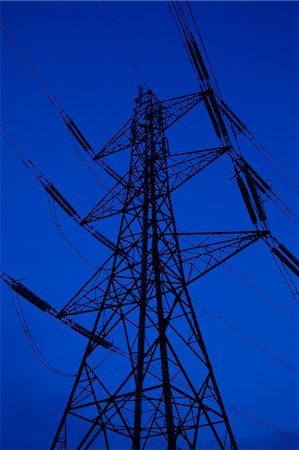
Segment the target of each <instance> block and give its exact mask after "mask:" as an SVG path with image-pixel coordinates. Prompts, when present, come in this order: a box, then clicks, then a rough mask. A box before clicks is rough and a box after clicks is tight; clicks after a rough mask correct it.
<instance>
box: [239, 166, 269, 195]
mask: <svg viewBox="0 0 299 450" xmlns="http://www.w3.org/2000/svg"><path fill="white" fill-rule="evenodd" d="M242 162H243V163H244V165H245V166H246V167H247V169H248V170H249V172H250V173H251V175H253V177H254V179H255V181H256V182H257V183H258V187H259V189H260V190H261V191H262V192H263V193H266V191H270V190H271V186H270V185H269V184H268V183H266V181H265V180H264V179H263V178H262V177H261V176H260V175H259V174H258V173H257V172H256V170H254V168H253V167H252V166H251V165H250V164H248V162H247V161H245V159H244V158H242Z"/></svg>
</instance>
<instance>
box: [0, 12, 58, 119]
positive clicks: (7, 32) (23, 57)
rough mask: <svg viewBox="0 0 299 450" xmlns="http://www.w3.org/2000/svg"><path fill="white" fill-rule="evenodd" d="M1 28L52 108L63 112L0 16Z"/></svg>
mask: <svg viewBox="0 0 299 450" xmlns="http://www.w3.org/2000/svg"><path fill="white" fill-rule="evenodd" d="M0 20H1V28H2V32H3V34H4V36H5V37H6V39H7V40H8V41H9V42H10V44H11V45H12V47H13V48H14V49H15V51H16V53H17V54H18V56H19V57H20V58H21V60H22V61H23V63H24V64H25V66H26V67H27V69H28V70H29V72H30V73H31V75H32V76H33V78H34V79H35V80H36V82H37V83H38V85H39V86H40V88H41V89H42V91H43V92H44V94H45V95H46V96H47V98H48V99H49V100H50V102H51V103H52V104H53V106H54V108H55V109H56V110H57V111H58V113H59V114H63V113H64V112H65V111H64V108H63V106H62V105H61V103H60V102H59V100H57V98H56V96H55V95H54V93H53V91H52V90H51V89H50V87H49V85H48V84H47V82H46V81H45V79H44V78H43V77H42V75H41V74H40V72H39V71H38V69H37V68H36V66H35V65H34V64H33V62H32V60H31V59H30V58H29V56H28V54H27V53H26V52H25V51H24V49H23V48H22V47H21V45H20V43H19V42H18V41H17V39H16V38H15V36H14V35H13V33H12V32H11V31H10V29H9V28H8V26H7V25H6V23H5V22H4V20H3V19H2V18H1V19H0Z"/></svg>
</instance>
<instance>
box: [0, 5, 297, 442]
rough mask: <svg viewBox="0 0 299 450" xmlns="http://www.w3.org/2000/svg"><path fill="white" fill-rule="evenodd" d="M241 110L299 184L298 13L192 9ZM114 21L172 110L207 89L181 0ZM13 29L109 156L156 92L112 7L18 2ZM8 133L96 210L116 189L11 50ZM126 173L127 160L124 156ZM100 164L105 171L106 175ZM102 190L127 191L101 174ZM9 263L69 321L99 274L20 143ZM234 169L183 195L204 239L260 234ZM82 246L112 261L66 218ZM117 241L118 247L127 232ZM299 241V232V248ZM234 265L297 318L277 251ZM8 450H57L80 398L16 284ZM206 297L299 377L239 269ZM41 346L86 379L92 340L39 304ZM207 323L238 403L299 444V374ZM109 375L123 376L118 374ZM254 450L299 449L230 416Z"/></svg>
mask: <svg viewBox="0 0 299 450" xmlns="http://www.w3.org/2000/svg"><path fill="white" fill-rule="evenodd" d="M192 6H193V9H194V13H195V15H196V19H197V21H198V24H199V27H200V30H201V32H202V36H203V38H204V41H205V44H206V47H207V50H208V52H209V56H210V58H211V60H212V63H213V67H214V69H215V73H216V75H217V78H218V82H219V84H220V87H221V89H222V93H223V96H224V98H225V100H226V102H227V103H228V104H229V105H230V106H231V108H232V109H233V110H235V112H236V113H237V114H238V115H239V116H240V117H241V118H242V119H243V121H245V122H246V123H247V124H248V127H249V128H250V129H251V130H252V131H253V132H254V134H255V135H256V137H257V138H258V139H259V140H260V141H261V142H262V143H263V144H264V145H265V147H266V148H267V149H269V151H270V152H271V155H272V156H273V157H274V158H275V159H277V160H278V161H279V162H280V163H281V165H282V166H283V167H284V168H285V169H286V171H287V172H288V173H289V174H290V175H291V176H292V177H293V178H296V179H298V161H297V151H298V134H297V133H298V110H297V103H298V64H297V63H298V45H297V44H298V3H295V2H192ZM109 8H110V10H111V13H112V15H113V17H114V19H115V20H116V22H117V24H118V26H119V28H120V30H121V32H122V34H123V36H124V37H125V39H126V42H127V45H128V46H129V48H130V50H131V52H132V54H133V55H134V58H135V60H136V62H137V65H138V67H139V68H140V70H141V71H142V73H143V76H144V78H145V79H146V81H147V83H148V85H149V86H150V87H151V89H152V90H153V91H154V92H155V93H156V94H157V95H158V97H159V98H161V99H166V98H169V97H176V96H178V95H183V94H187V93H191V92H195V91H196V90H197V84H196V79H195V78H194V74H193V72H192V68H191V66H190V64H189V61H188V59H187V56H186V54H185V50H184V48H183V46H182V43H181V41H180V39H179V36H178V33H177V30H176V28H175V26H174V23H173V20H172V17H171V15H170V12H169V8H168V6H167V3H166V2H131V3H129V2H109ZM2 17H3V18H4V20H5V21H6V23H7V25H8V26H9V28H10V29H11V31H12V32H13V33H14V35H15V37H16V38H17V39H18V40H19V41H20V43H21V44H22V46H23V47H24V48H25V49H26V51H27V52H28V54H29V55H30V58H31V59H32V61H33V62H34V63H35V64H36V66H37V67H38V69H39V70H40V72H41V73H42V74H43V76H44V78H45V79H46V80H47V82H48V84H49V85H50V86H51V88H52V89H53V91H54V92H55V95H56V96H57V98H58V99H59V100H60V102H61V103H62V104H63V105H64V107H65V109H66V110H67V111H68V112H69V113H70V115H72V116H73V118H74V120H75V121H76V123H78V125H79V126H80V128H81V129H82V130H83V131H84V133H85V134H86V136H87V137H88V139H89V140H90V141H91V143H92V145H93V146H94V148H95V149H100V148H101V147H102V146H103V145H104V144H105V143H106V142H107V141H108V139H109V138H110V137H111V136H112V135H113V134H114V133H115V132H116V131H117V130H118V128H120V127H121V125H122V124H123V123H124V122H125V121H126V120H127V118H128V117H129V115H131V113H132V110H133V108H134V102H133V100H134V98H136V95H137V86H138V85H140V83H141V82H140V79H139V77H138V74H137V72H136V71H135V69H134V67H133V65H132V62H131V61H130V59H129V57H128V54H127V52H126V50H125V48H124V45H123V43H122V42H121V40H120V37H119V36H118V34H117V32H116V30H115V28H114V26H113V24H112V22H111V19H110V17H109V16H108V14H107V11H106V9H105V7H104V5H103V4H102V3H100V2H2ZM1 40H2V42H1V44H2V75H1V80H2V82H1V87H2V108H1V109H2V119H1V122H2V125H4V126H5V127H6V128H7V130H8V132H9V133H11V135H12V136H13V137H14V138H15V140H16V141H17V142H18V144H19V145H20V146H21V147H22V148H23V149H24V150H25V152H27V153H28V155H29V156H30V157H31V158H32V160H33V161H34V162H35V163H36V164H37V166H38V167H39V168H40V170H41V171H42V172H43V173H44V174H45V175H46V176H47V177H48V178H49V179H51V180H53V181H55V182H56V186H57V188H58V189H60V190H61V192H62V193H63V194H64V195H65V196H66V197H67V198H68V199H69V200H70V202H71V203H72V204H74V206H75V207H76V208H77V209H78V210H79V211H81V212H82V214H84V213H87V212H88V211H89V210H90V209H91V208H92V207H93V206H94V205H95V203H96V202H97V201H98V199H99V198H101V196H102V195H103V193H104V191H103V190H102V189H101V188H100V187H99V186H98V185H97V184H96V183H95V181H94V180H93V179H92V178H91V177H90V174H89V173H88V172H87V171H86V169H85V168H84V167H83V166H82V164H81V162H80V161H79V159H78V158H77V156H76V155H75V152H74V150H73V148H72V145H71V142H70V139H69V136H68V133H67V130H66V127H65V126H64V124H63V122H62V121H61V119H60V118H59V116H58V115H57V113H56V112H55V111H54V109H53V108H52V107H51V105H50V103H49V102H48V100H47V98H46V97H45V96H44V95H43V93H42V92H41V90H40V89H39V87H38V85H37V84H36V82H35V81H34V80H33V78H32V77H31V75H30V74H29V73H28V71H27V70H26V68H25V67H24V65H23V64H22V62H21V61H20V59H19V58H18V57H17V55H16V53H15V52H14V50H13V49H12V47H11V46H10V44H9V43H8V42H7V41H6V39H5V38H2V37H1ZM201 108H202V107H200V106H199V107H198V108H197V109H196V111H193V112H192V114H190V116H189V117H186V118H184V119H183V123H184V124H185V125H186V126H187V127H188V128H189V129H190V130H191V131H192V133H193V134H194V135H195V136H196V137H197V138H198V139H199V140H200V141H201V142H203V144H204V145H205V146H207V147H210V146H211V145H213V144H215V142H216V141H215V138H214V137H213V136H212V133H211V132H210V131H209V129H208V127H207V126H206V123H207V120H206V118H205V117H204V115H203V112H202V110H201ZM169 142H170V147H171V149H172V151H173V152H179V151H187V150H195V149H199V148H203V145H201V144H200V143H199V142H198V140H196V139H195V138H193V137H192V136H191V135H190V133H188V132H186V130H185V129H184V128H183V127H182V126H180V125H177V126H176V127H175V129H174V130H172V131H171V132H170V133H169ZM244 154H245V156H246V158H247V159H248V160H249V162H250V163H251V164H252V165H254V167H255V168H256V169H257V170H258V171H259V172H260V173H261V174H262V175H263V176H264V178H265V179H266V180H271V182H272V183H273V188H274V190H275V191H276V192H277V193H278V195H279V196H280V197H281V198H282V199H283V200H284V201H285V202H286V203H287V205H288V206H289V207H290V208H291V209H292V210H294V211H295V210H296V209H298V208H297V206H298V202H297V199H296V196H295V194H294V191H292V190H291V189H290V187H289V186H288V185H287V184H286V183H285V181H284V180H283V179H282V178H281V177H280V176H279V175H278V174H277V172H275V171H274V170H273V168H272V167H271V165H269V164H268V163H267V162H266V161H265V159H264V158H263V157H262V156H261V155H260V154H259V153H258V152H257V151H256V150H255V149H254V148H253V147H251V146H248V145H246V144H245V143H244ZM111 162H113V164H114V166H115V167H116V168H117V169H118V170H120V171H121V170H123V166H124V164H125V163H126V162H127V158H126V155H120V156H119V157H117V158H114V159H113V161H111ZM91 164H92V163H91ZM94 169H95V170H96V171H97V172H98V175H99V176H100V177H101V179H102V180H103V181H104V182H105V183H106V184H107V185H109V184H111V181H110V180H109V179H108V177H107V176H106V175H105V174H103V173H102V172H101V171H100V170H99V169H98V168H97V167H94ZM1 175H2V192H1V227H2V239H1V241H2V242H1V244H2V245H1V248H2V249H1V257H2V262H1V266H2V268H3V270H5V271H7V273H8V274H10V275H11V276H13V277H14V278H17V279H24V281H23V282H24V284H25V285H27V286H28V287H29V288H31V289H32V290H33V291H34V292H36V293H37V294H39V295H40V296H41V297H42V298H44V299H45V300H46V301H47V302H49V303H50V304H52V305H53V306H55V307H56V308H57V309H60V308H61V307H62V306H63V305H64V304H65V303H66V302H67V301H68V300H69V299H70V298H71V296H72V295H73V294H74V293H75V292H76V291H77V290H78V289H79V288H80V286H81V285H82V284H83V283H84V282H85V281H86V280H87V278H88V277H89V276H91V274H92V273H93V269H92V268H90V267H88V266H86V265H85V264H84V262H83V261H82V259H80V258H79V257H78V256H77V255H76V254H75V253H74V252H73V250H72V249H71V248H70V247H69V246H68V245H67V244H66V243H65V241H64V240H63V239H62V238H61V235H60V234H59V233H58V231H57V230H56V228H55V225H54V223H53V221H52V219H51V215H50V211H49V207H48V203H47V198H46V195H45V193H44V191H43V189H42V188H41V186H40V185H39V184H38V182H37V181H36V180H35V179H34V178H33V177H32V176H31V175H30V173H29V172H28V171H26V170H25V169H24V167H23V166H22V164H21V163H20V161H19V160H18V159H17V158H16V156H15V155H14V154H13V153H12V152H11V151H10V149H9V148H8V146H7V145H5V144H3V145H1ZM232 175H233V171H232V166H231V164H230V161H229V160H228V159H225V158H224V159H223V160H221V161H218V162H216V163H214V164H213V166H212V167H209V168H208V169H206V170H205V171H204V172H202V173H200V174H199V175H198V177H197V178H196V180H193V181H192V182H190V183H189V185H188V186H186V187H184V188H182V189H181V191H180V192H178V193H176V194H175V195H174V208H175V214H176V217H177V221H178V223H180V224H182V225H183V226H184V227H185V228H187V229H188V230H190V231H208V230H236V229H237V230H239V229H240V230H242V229H244V230H246V229H251V228H252V226H251V223H250V220H249V219H248V217H247V212H246V209H245V207H244V205H243V204H242V201H241V197H240V194H239V192H238V190H237V186H236V184H235V182H234V181H233V180H230V178H231V176H232ZM267 207H268V208H267V211H268V212H269V221H270V225H271V230H272V232H273V234H274V235H275V236H276V237H277V238H278V239H279V240H280V241H282V242H283V243H284V244H286V245H287V246H288V247H289V248H291V249H292V250H293V251H295V250H296V228H294V227H293V225H292V224H291V223H289V222H288V221H287V219H286V217H285V216H284V215H283V214H282V213H281V212H280V211H279V210H277V209H276V208H275V207H272V206H271V204H267ZM58 218H59V222H60V224H61V226H62V228H63V230H64V231H65V233H66V235H67V236H68V238H69V239H70V240H71V241H72V242H73V243H75V245H76V247H78V248H79V249H80V251H82V252H83V253H84V254H85V255H86V256H87V257H88V258H89V259H90V260H91V261H92V262H93V263H94V264H95V265H99V264H100V263H101V262H102V261H103V260H104V258H105V257H106V256H107V255H108V253H109V251H108V250H106V249H105V248H104V247H103V246H102V245H101V244H99V243H97V242H96V241H94V239H93V238H92V237H90V236H89V235H88V234H86V233H85V232H84V231H83V230H81V229H79V227H78V226H77V225H76V224H74V223H72V221H71V220H70V219H69V218H68V217H65V216H64V213H63V212H62V211H58ZM101 227H102V228H101V229H102V230H104V231H105V232H106V233H107V235H108V236H109V237H110V238H111V239H113V238H114V237H115V231H114V230H113V228H115V227H111V226H108V225H105V224H103V225H102V224H101ZM297 237H298V235H297ZM230 264H231V265H232V266H233V267H234V268H235V269H237V270H239V271H240V272H241V273H242V274H244V275H245V276H246V277H248V279H249V280H251V281H252V282H254V283H255V284H256V285H257V286H258V287H259V288H261V289H263V290H264V291H265V292H266V293H267V294H268V295H269V296H270V297H271V299H273V300H274V301H276V302H278V303H279V304H281V305H282V306H283V307H284V308H286V309H287V310H288V311H289V312H290V313H291V314H293V315H297V308H298V305H296V303H295V300H294V298H293V297H292V295H291V294H290V292H289V290H288V288H287V286H286V284H285V283H284V280H283V279H282V277H281V276H280V273H279V271H278V270H277V267H276V265H275V263H274V261H273V258H272V256H271V253H270V250H269V248H268V247H267V246H266V245H265V243H263V242H259V243H257V244H256V245H254V246H252V247H250V248H249V249H247V250H245V251H244V252H243V253H241V254H240V255H238V256H237V257H236V258H234V259H233V260H231V262H230ZM1 289H2V299H1V333H2V336H1V337H2V339H1V342H2V364H1V378H2V395H1V413H2V414H1V417H2V446H1V448H3V449H46V448H49V445H50V443H51V441H52V438H53V435H54V432H55V430H56V427H57V425H58V422H59V420H60V417H61V414H62V412H63V409H64V406H65V403H66V401H67V398H68V395H69V392H70V389H71V386H72V379H71V378H63V377H59V376H57V375H55V374H53V373H51V372H49V371H48V370H47V369H46V368H44V367H43V366H42V365H41V364H40V362H39V361H38V360H37V359H36V357H35V355H34V354H33V353H32V351H31V349H30V346H29V344H28V341H27V340H26V336H25V334H24V331H23V330H22V328H21V326H20V324H19V321H18V318H17V316H16V313H15V311H14V308H13V304H12V301H11V298H10V295H9V291H8V289H7V286H6V285H5V286H4V285H3V284H2V286H1ZM191 295H192V298H193V299H194V300H195V301H197V302H200V303H201V304H202V305H204V306H206V307H207V308H209V309H210V310H211V311H213V312H214V313H216V314H217V315H219V316H221V317H222V318H223V319H224V320H226V321H228V322H229V323H231V324H232V325H234V326H235V327H237V328H239V329H240V330H242V331H243V332H244V333H246V334H247V335H249V336H250V337H252V338H253V339H255V340H256V341H257V342H259V343H260V344H262V345H263V346H265V347H266V348H268V349H269V350H271V351H272V352H273V353H275V354H277V355H279V356H280V357H281V358H283V359H284V360H286V361H288V362H289V363H290V366H293V367H296V368H297V369H298V368H299V362H298V327H297V326H296V325H295V324H294V323H293V322H292V321H290V320H289V319H288V318H287V317H286V316H284V315H283V314H281V312H279V311H278V309H277V308H275V307H273V305H271V304H269V302H266V301H265V299H263V298H262V297H261V296H259V295H258V294H257V293H256V292H254V291H253V290H252V289H250V288H249V287H248V286H247V285H245V284H244V283H243V282H241V280H240V279H238V278H236V277H235V276H234V275H233V274H232V273H231V272H230V271H229V270H227V268H226V267H223V266H222V267H219V268H217V269H215V270H214V271H213V272H211V273H209V274H207V275H206V276H205V277H204V278H202V279H201V280H200V281H199V282H198V283H196V285H194V286H193V287H192V289H191ZM23 303H24V305H23V308H24V313H25V316H26V318H27V320H28V324H29V327H30V330H31V333H32V335H33V336H34V338H35V340H36V342H37V344H38V346H39V347H40V349H41V351H42V353H43V354H44V355H45V356H46V358H47V359H48V360H49V361H50V362H51V363H52V364H53V365H54V366H55V367H57V368H59V369H60V370H64V371H67V372H70V373H74V372H76V369H77V368H78V364H79V362H80V358H81V356H82V352H83V349H84V346H85V344H86V343H85V342H84V339H83V338H81V337H80V336H78V335H75V334H74V333H73V332H72V331H71V330H69V329H68V328H67V327H65V326H63V325H62V324H61V323H59V322H57V321H55V319H53V318H51V317H49V316H47V315H46V314H45V313H42V312H41V311H39V310H36V309H35V308H34V307H33V306H31V305H30V304H28V303H27V304H25V303H26V302H25V301H24V302H23ZM197 312H198V319H199V323H200V326H201V328H202V332H203V335H204V337H205V339H206V345H207V348H208V351H209V353H210V358H211V360H212V363H213V366H214V370H215V374H216V377H217V380H218V384H219V387H220V390H221V393H222V396H223V399H224V401H225V402H227V403H229V404H230V405H233V406H234V407H236V408H239V409H240V410H243V411H246V412H247V413H248V414H250V415H252V416H255V417H256V418H258V419H260V420H262V421H264V422H266V423H268V424H270V425H272V426H273V427H276V428H279V429H280V430H281V431H283V432H285V433H289V434H291V435H293V436H297V438H298V439H299V434H298V422H299V420H298V418H299V415H298V400H299V399H298V377H297V376H296V375H295V374H294V373H293V372H292V371H291V370H289V369H288V368H286V367H283V366H282V365H280V364H279V363H277V362H275V361H274V360H273V359H271V358H270V357H268V356H266V355H265V354H264V353H262V352H260V351H258V350H257V349H255V348H253V347H252V346H250V345H249V344H248V343H246V342H245V341H243V340H241V339H240V338H238V337H237V336H236V335H235V334H232V333H231V332H230V331H229V330H228V329H226V328H225V327H223V326H221V325H220V324H219V323H217V322H215V321H213V320H212V319H211V318H210V317H208V316H206V315H204V314H203V313H202V312H200V311H197ZM105 367H106V368H107V369H105V370H117V367H116V368H115V367H113V368H109V364H108V365H106V366H105ZM228 414H229V417H230V421H231V425H232V428H233V430H234V432H235V436H236V439H237V442H238V443H239V447H240V448H244V449H295V448H298V444H296V443H295V442H293V441H291V440H289V439H286V438H284V437H282V436H280V435H278V434H275V433H274V432H272V431H270V430H267V429H265V428H263V427H261V426H260V425H258V424H256V423H253V422H251V421H249V420H247V419H245V418H242V417H240V416H238V415H236V414H234V413H232V412H229V411H228Z"/></svg>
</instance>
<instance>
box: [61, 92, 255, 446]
mask: <svg viewBox="0 0 299 450" xmlns="http://www.w3.org/2000/svg"><path fill="white" fill-rule="evenodd" d="M202 98H203V96H202V95H200V94H196V95H191V96H185V97H180V98H177V99H174V100H171V101H166V102H160V101H159V100H158V98H157V97H156V96H155V95H154V94H153V92H151V91H148V92H146V93H145V94H143V93H142V92H140V93H139V97H138V99H137V100H136V108H135V111H134V115H133V117H132V119H131V120H130V121H129V122H128V123H127V124H126V125H125V127H123V128H122V129H121V130H120V132H119V133H117V134H116V135H115V137H114V138H113V139H112V140H111V141H110V142H109V144H108V145H107V146H105V147H104V149H103V150H102V151H101V152H99V153H98V154H97V155H96V156H95V157H94V159H95V160H98V159H100V158H102V157H104V156H108V155H110V154H112V153H115V152H117V151H121V150H124V149H127V148H131V157H130V169H129V172H128V174H127V177H126V179H121V180H120V181H118V182H117V183H116V185H115V186H114V187H113V188H112V189H111V191H110V192H108V194H107V195H106V196H105V197H104V198H103V200H102V201H101V202H100V203H99V204H98V205H97V206H96V207H95V208H94V209H93V210H92V211H91V213H90V214H88V215H87V217H86V218H85V219H84V221H83V222H84V223H91V222H95V221H98V220H100V219H103V218H104V217H105V218H107V217H109V216H111V215H114V214H120V215H121V221H120V228H119V233H118V238H117V244H116V248H115V250H114V252H113V255H112V256H111V258H109V260H108V262H107V263H106V264H104V265H103V266H102V267H101V269H100V270H99V271H97V272H96V274H95V275H94V277H92V279H91V280H90V281H89V282H88V283H87V284H86V285H85V286H84V288H83V289H82V290H80V291H79V293H78V294H77V295H76V296H75V297H74V298H73V299H72V300H71V301H70V302H69V303H68V304H67V305H66V306H65V308H64V309H63V310H62V311H61V312H60V317H64V316H68V317H70V316H71V315H77V314H83V313H85V314H88V313H89V314H91V313H95V314H96V319H95V324H94V328H93V332H92V336H91V337H90V339H89V343H88V345H87V348H86V351H85V353H84V356H83V359H82V362H81V365H80V369H79V371H78V374H77V377H76V380H75V383H74V386H73V389H72V392H71V395H70V398H69V401H68V403H67V406H66V409H65V412H64V415H63V418H62V420H61V423H60V425H59V428H58V431H57V434H56V436H55V439H54V442H53V445H52V447H53V448H61V449H62V448H90V447H91V448H133V449H140V448H145V447H147V446H149V447H150V448H168V449H177V448H180V447H182V448H186V446H187V447H188V448H190V449H199V448H203V449H206V448H210V447H213V446H215V445H216V446H217V447H219V448H233V449H236V448H237V444H236V441H235V438H234V435H233V433H232V430H231V427H230V424H229V420H228V417H227V414H226V411H225V407H224V404H223V401H222V399H221V395H220V392H219V389H218V386H217V383H216V379H215V375H214V372H213V369H212V365H211V362H210V359H209V357H208V353H207V350H206V347H205V344H204V341H203V337H202V335H201V332H200V328H199V325H198V321H197V318H196V315H195V313H194V309H193V306H192V302H191V299H190V296H189V293H188V285H189V284H190V283H191V282H192V281H193V280H194V279H195V278H198V277H199V276H202V275H203V274H204V273H206V272H207V271H209V270H211V268H213V267H215V266H216V265H218V264H219V263H220V262H222V261H223V260H225V259H227V258H228V257H230V256H232V255H233V254H235V253H237V252H238V251H240V250H241V249H242V248H245V247H246V246H247V245H249V244H250V243H252V242H255V241H256V240H257V239H258V238H259V237H261V236H264V232H259V231H253V232H243V233H242V232H240V233H210V234H206V235H205V236H204V239H203V240H202V241H203V242H204V243H201V245H200V244H198V243H197V244H195V243H193V245H191V246H190V245H189V247H187V248H185V249H184V250H183V249H181V244H180V239H181V238H182V237H183V238H184V239H186V238H188V233H182V235H183V236H181V233H179V232H178V230H177V227H176V223H175V219H174V213H173V208H172V202H171V192H172V191H173V190H174V189H176V188H177V187H178V186H180V185H181V184H183V183H184V182H186V181H187V180H189V179H190V178H191V177H192V176H194V175H195V174H196V173H198V172H199V170H200V169H201V168H202V167H203V166H205V165H207V164H208V163H210V162H211V161H212V160H214V159H216V158H217V157H218V156H219V155H221V154H223V152H225V151H227V148H226V147H224V148H218V149H215V148H214V149H208V150H204V151H198V152H190V153H183V154H178V155H171V158H170V154H169V148H168V141H167V139H166V137H165V129H166V128H168V127H169V126H170V125H171V124H172V123H174V122H175V121H176V120H178V118H179V117H181V116H182V115H184V114H186V112H188V111H189V110H190V109H191V108H192V107H194V106H195V105H196V104H197V103H198V102H199V101H200V100H202ZM170 159H171V161H172V162H171V163H170V162H169V161H170ZM190 237H192V233H190V236H189V238H190ZM195 256H196V257H197V258H198V257H199V256H201V257H202V258H203V261H204V267H203V268H202V270H201V272H200V273H199V274H197V275H196V276H194V277H192V276H191V275H190V273H191V272H192V270H191V272H190V268H191V269H192V264H190V261H192V258H194V257H195ZM188 262H189V268H188V275H187V271H186V268H185V265H186V264H187V265H188ZM100 340H103V341H104V342H107V341H108V342H112V343H113V346H114V350H115V352H114V353H113V356H114V357H115V358H117V361H116V362H114V361H112V359H113V358H112V356H110V359H109V365H108V366H106V368H104V366H100V367H98V368H95V367H96V366H97V365H98V363H99V360H100V359H99V356H98V355H97V351H98V350H99V349H101V346H100V344H99V343H98V342H99V341H100ZM117 436H118V437H117Z"/></svg>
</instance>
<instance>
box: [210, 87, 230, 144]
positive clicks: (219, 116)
mask: <svg viewBox="0 0 299 450" xmlns="http://www.w3.org/2000/svg"><path fill="white" fill-rule="evenodd" d="M209 97H210V101H211V105H212V108H213V111H214V114H215V116H216V118H217V121H218V123H219V125H220V129H221V135H222V136H227V134H228V133H227V129H226V126H225V123H224V121H223V117H222V114H221V112H220V108H219V105H218V103H217V101H216V99H215V94H214V91H213V90H212V89H210V90H209Z"/></svg>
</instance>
